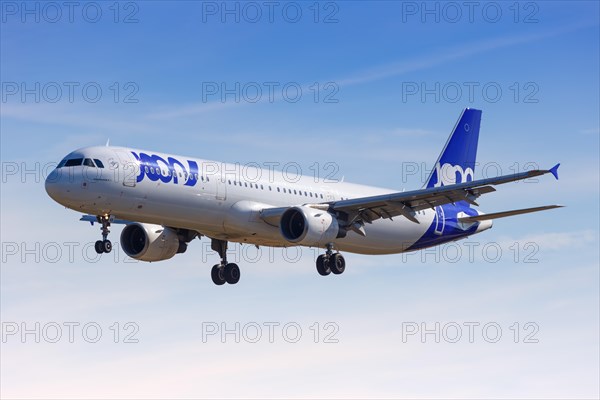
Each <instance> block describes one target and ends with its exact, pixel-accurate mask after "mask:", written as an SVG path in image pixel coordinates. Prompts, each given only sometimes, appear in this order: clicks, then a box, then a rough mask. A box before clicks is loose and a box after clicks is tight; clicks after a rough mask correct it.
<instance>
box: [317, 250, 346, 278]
mask: <svg viewBox="0 0 600 400" xmlns="http://www.w3.org/2000/svg"><path fill="white" fill-rule="evenodd" d="M345 270H346V260H344V256H342V255H341V254H340V253H334V252H333V244H332V243H329V244H328V245H327V251H326V252H325V254H321V255H320V256H319V257H317V272H318V273H319V275H322V276H327V275H329V274H330V273H332V272H333V273H334V274H335V275H339V274H341V273H342V272H344V271H345Z"/></svg>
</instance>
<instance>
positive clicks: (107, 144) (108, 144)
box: [106, 138, 110, 147]
mask: <svg viewBox="0 0 600 400" xmlns="http://www.w3.org/2000/svg"><path fill="white" fill-rule="evenodd" d="M108 146H110V138H108V139H106V147H108Z"/></svg>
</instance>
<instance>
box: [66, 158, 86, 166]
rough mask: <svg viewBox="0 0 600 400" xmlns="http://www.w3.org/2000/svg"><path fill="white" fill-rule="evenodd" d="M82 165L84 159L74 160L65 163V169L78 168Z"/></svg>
mask: <svg viewBox="0 0 600 400" xmlns="http://www.w3.org/2000/svg"><path fill="white" fill-rule="evenodd" d="M81 163H83V158H72V159H70V160H67V162H66V163H65V167H76V166H78V165H81Z"/></svg>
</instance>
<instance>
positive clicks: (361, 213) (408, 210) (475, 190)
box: [330, 164, 560, 225]
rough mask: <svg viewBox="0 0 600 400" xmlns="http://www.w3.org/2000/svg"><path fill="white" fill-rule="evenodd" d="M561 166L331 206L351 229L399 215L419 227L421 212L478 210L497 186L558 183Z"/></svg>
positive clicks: (339, 202) (338, 203) (341, 202)
mask: <svg viewBox="0 0 600 400" xmlns="http://www.w3.org/2000/svg"><path fill="white" fill-rule="evenodd" d="M559 165H560V164H557V165H555V166H554V167H552V168H550V169H549V170H532V171H526V172H521V173H517V174H511V175H504V176H499V177H495V178H486V179H479V180H476V181H471V182H463V183H457V184H454V185H447V186H439V187H430V188H426V189H420V190H413V191H409V192H400V193H390V194H384V195H378V196H369V197H361V198H357V199H349V200H341V201H336V202H333V203H330V210H334V211H338V212H341V213H345V214H346V215H347V217H348V218H347V224H349V225H350V224H352V223H353V222H355V221H363V222H366V223H371V222H373V221H375V220H376V219H379V218H393V217H395V216H399V215H402V216H404V217H406V218H407V219H409V220H411V221H413V222H415V223H419V221H418V220H417V219H416V217H415V213H416V212H417V211H420V210H424V209H427V208H434V207H435V206H439V205H442V204H448V203H454V202H457V201H466V202H468V203H470V204H473V205H475V206H477V205H478V204H477V203H476V202H475V200H476V199H477V198H478V197H479V196H481V195H482V194H485V193H489V192H493V191H495V190H496V189H495V188H494V187H493V186H494V185H500V184H503V183H508V182H514V181H519V180H523V179H528V178H533V177H535V176H540V175H545V174H547V173H551V174H552V175H554V177H555V178H556V179H558V172H557V171H558V167H559Z"/></svg>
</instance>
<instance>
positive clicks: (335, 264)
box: [329, 253, 346, 275]
mask: <svg viewBox="0 0 600 400" xmlns="http://www.w3.org/2000/svg"><path fill="white" fill-rule="evenodd" d="M329 268H331V272H333V273H334V274H336V275H339V274H341V273H342V272H344V271H345V270H346V260H344V256H342V255H341V254H340V253H335V254H332V255H331V257H329Z"/></svg>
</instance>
